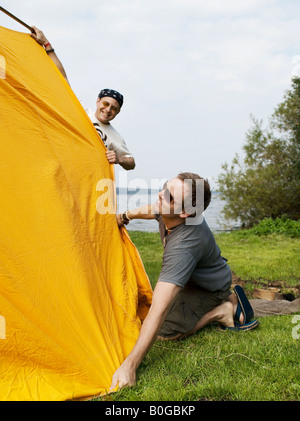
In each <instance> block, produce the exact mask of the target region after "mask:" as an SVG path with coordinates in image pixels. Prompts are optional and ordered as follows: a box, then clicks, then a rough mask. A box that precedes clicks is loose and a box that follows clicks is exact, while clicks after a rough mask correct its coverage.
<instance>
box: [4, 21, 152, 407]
mask: <svg viewBox="0 0 300 421" xmlns="http://www.w3.org/2000/svg"><path fill="white" fill-rule="evenodd" d="M0 39H1V43H0V95H1V101H0V119H1V120H0V141H1V160H0V177H1V194H0V215H1V217H0V399H1V400H22V401H24V400H48V401H49V400H68V399H83V398H86V397H92V396H95V395H101V394H105V393H107V390H108V389H109V387H110V384H111V378H112V375H113V373H114V371H115V370H116V369H117V368H118V367H119V365H120V364H121V363H122V362H123V360H124V358H126V356H127V355H128V353H129V352H130V351H131V349H132V347H133V345H134V343H135V341H136V339H137V337H138V334H139V330H140V326H141V322H142V320H143V318H144V317H145V316H146V314H147V311H148V308H149V306H150V303H151V298H152V289H151V286H150V283H149V279H148V277H147V275H146V273H145V270H144V267H143V264H142V262H141V259H140V256H139V254H138V252H137V250H136V248H135V246H134V245H133V243H132V242H131V240H130V238H129V236H128V233H127V231H126V229H125V228H124V229H123V228H122V229H121V230H119V228H118V227H117V224H116V217H115V215H114V214H111V213H107V212H106V214H105V213H104V212H102V210H103V209H104V210H105V206H107V205H106V204H107V203H108V202H110V199H111V196H112V197H113V195H114V192H112V191H111V190H108V191H106V190H107V189H106V188H105V187H103V186H102V187H101V183H100V187H99V181H101V180H102V181H103V180H113V177H114V175H113V171H112V168H111V165H110V164H109V163H108V161H107V159H106V156H105V147H104V146H103V144H102V142H101V140H99V137H98V134H97V133H96V131H95V129H94V127H93V125H92V123H91V122H90V120H89V118H88V116H87V115H86V113H85V111H84V110H83V108H82V106H81V104H80V102H79V101H78V100H77V98H76V97H75V95H74V93H73V92H72V90H71V88H70V87H69V85H68V84H67V83H66V81H65V80H64V78H63V77H62V76H61V74H60V72H59V71H58V70H57V68H56V67H55V65H54V64H53V63H52V61H51V59H50V58H49V57H48V56H47V54H46V53H45V51H44V49H43V47H41V46H40V45H38V44H37V43H36V42H35V41H34V40H33V39H32V38H31V37H30V34H26V33H21V32H16V31H12V30H9V29H6V28H3V27H0ZM83 83H84V81H83ZM101 195H102V196H101ZM103 195H104V196H103ZM105 195H106V196H105ZM101 197H106V200H102V201H101V200H100V201H99V198H101ZM101 203H102V206H103V209H99V206H101ZM97 208H98V209H97Z"/></svg>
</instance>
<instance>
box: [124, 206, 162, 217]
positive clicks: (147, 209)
mask: <svg viewBox="0 0 300 421" xmlns="http://www.w3.org/2000/svg"><path fill="white" fill-rule="evenodd" d="M154 215H155V205H153V204H151V205H145V206H141V207H139V208H136V209H133V210H129V211H127V212H126V216H127V218H128V219H129V220H131V219H154V218H155V216H154Z"/></svg>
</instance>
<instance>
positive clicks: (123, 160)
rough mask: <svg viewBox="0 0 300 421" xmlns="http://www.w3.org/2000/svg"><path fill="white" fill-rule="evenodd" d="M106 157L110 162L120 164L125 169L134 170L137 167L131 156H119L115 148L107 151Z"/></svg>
mask: <svg viewBox="0 0 300 421" xmlns="http://www.w3.org/2000/svg"><path fill="white" fill-rule="evenodd" d="M106 158H107V159H108V162H109V163H110V164H119V165H121V167H123V168H124V170H133V169H134V168H135V160H134V158H133V157H131V156H120V158H117V154H116V152H115V151H114V150H108V151H106Z"/></svg>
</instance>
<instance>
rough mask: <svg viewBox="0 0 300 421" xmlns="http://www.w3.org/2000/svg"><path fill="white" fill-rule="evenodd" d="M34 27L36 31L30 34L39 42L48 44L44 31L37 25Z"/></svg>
mask: <svg viewBox="0 0 300 421" xmlns="http://www.w3.org/2000/svg"><path fill="white" fill-rule="evenodd" d="M32 29H34V32H32V33H31V34H30V35H31V36H32V38H33V39H35V40H36V42H38V43H39V44H41V45H46V44H47V43H48V40H47V38H46V37H45V35H44V33H43V32H42V31H41V30H40V29H38V28H37V27H36V26H32Z"/></svg>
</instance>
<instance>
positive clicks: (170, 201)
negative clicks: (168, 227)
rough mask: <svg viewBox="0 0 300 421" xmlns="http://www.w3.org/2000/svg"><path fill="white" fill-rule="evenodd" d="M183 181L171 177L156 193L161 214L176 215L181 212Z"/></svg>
mask: <svg viewBox="0 0 300 421" xmlns="http://www.w3.org/2000/svg"><path fill="white" fill-rule="evenodd" d="M183 197H184V183H183V182H182V181H181V180H180V179H179V178H173V179H172V180H169V181H167V182H166V183H165V185H164V186H163V189H162V190H161V191H160V192H159V194H158V202H157V205H158V209H159V213H160V214H161V215H165V216H169V217H170V216H178V215H181V214H182V213H183Z"/></svg>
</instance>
